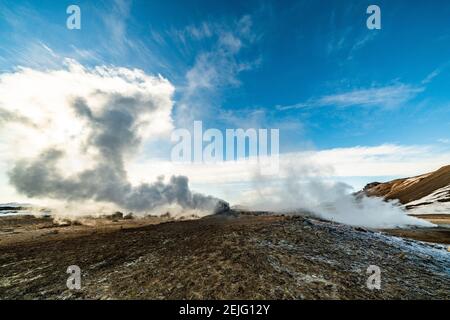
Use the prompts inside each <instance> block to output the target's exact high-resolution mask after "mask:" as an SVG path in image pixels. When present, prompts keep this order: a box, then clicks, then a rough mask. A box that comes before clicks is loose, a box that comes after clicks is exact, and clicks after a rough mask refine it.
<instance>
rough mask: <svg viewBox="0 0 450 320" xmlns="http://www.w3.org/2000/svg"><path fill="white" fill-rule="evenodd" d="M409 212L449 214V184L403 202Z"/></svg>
mask: <svg viewBox="0 0 450 320" xmlns="http://www.w3.org/2000/svg"><path fill="white" fill-rule="evenodd" d="M406 206H407V207H410V206H414V207H413V208H410V209H409V213H410V214H450V186H445V187H443V188H440V189H438V190H435V191H434V192H433V193H430V194H429V195H427V196H425V197H423V198H421V199H418V200H414V201H411V202H409V203H407V204H405V207H406Z"/></svg>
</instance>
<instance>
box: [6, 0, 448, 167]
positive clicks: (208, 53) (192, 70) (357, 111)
mask: <svg viewBox="0 0 450 320" xmlns="http://www.w3.org/2000/svg"><path fill="white" fill-rule="evenodd" d="M71 4H76V5H79V6H80V8H81V15H82V16H81V21H82V22H81V23H82V28H81V30H68V29H67V28H66V19H67V16H68V15H67V14H66V8H67V7H68V6H69V5H71ZM371 4H377V5H378V6H379V7H380V8H381V21H382V22H381V23H382V28H381V30H369V29H368V28H367V27H366V19H367V17H368V14H366V9H367V7H368V6H369V5H371ZM449 17H450V3H449V2H448V1H433V2H428V1H414V2H412V1H400V0H390V1H376V2H373V1H339V0H338V1H331V0H323V1H303V0H299V1H287V0H283V1H206V0H205V1H203V0H189V1H187V0H183V1H181V0H180V1H167V0H166V1H139V0H134V1H131V0H130V1H126V0H116V1H55V0H43V1H21V0H11V1H9V0H0V39H2V40H1V45H0V70H1V71H2V72H10V71H13V70H15V69H16V68H17V67H18V66H28V67H31V68H34V69H46V68H58V67H60V66H61V65H62V61H63V60H62V58H63V57H64V58H67V57H68V58H73V59H75V60H77V61H79V62H80V63H82V64H83V65H85V66H91V67H92V66H96V65H114V66H120V67H126V68H131V69H132V68H138V69H142V70H144V71H145V72H146V73H149V74H160V75H161V76H162V77H164V78H166V79H168V80H169V81H170V82H171V83H172V84H173V85H174V87H175V96H174V99H175V107H174V111H173V113H174V119H175V121H176V124H177V125H178V126H186V125H187V123H188V122H189V121H191V120H194V119H195V120H203V122H204V126H205V127H214V128H220V129H224V128H236V127H254V128H258V127H260V128H279V129H280V139H281V140H280V151H281V152H282V153H286V152H298V151H303V150H308V149H315V150H327V149H335V148H353V147H356V146H362V147H376V146H380V145H385V144H389V145H400V146H432V147H433V148H434V149H435V150H448V149H449V146H450V144H449V142H450V141H449V139H450V137H449V129H450V112H448V111H449V107H450V91H449V89H448V83H450V20H449ZM159 146H160V148H156V149H157V150H156V151H155V148H153V147H154V145H152V147H148V149H152V150H153V154H156V155H157V156H160V157H164V156H165V155H167V153H168V150H167V148H164V147H163V146H162V145H159ZM399 174H400V173H399ZM392 176H395V174H392Z"/></svg>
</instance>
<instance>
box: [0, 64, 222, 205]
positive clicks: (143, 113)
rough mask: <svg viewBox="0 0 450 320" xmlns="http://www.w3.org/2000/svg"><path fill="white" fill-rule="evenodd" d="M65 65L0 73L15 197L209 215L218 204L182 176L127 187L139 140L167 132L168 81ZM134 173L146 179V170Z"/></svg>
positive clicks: (0, 141) (2, 141) (4, 139)
mask: <svg viewBox="0 0 450 320" xmlns="http://www.w3.org/2000/svg"><path fill="white" fill-rule="evenodd" d="M66 64H67V68H64V69H61V70H45V71H41V70H34V69H29V68H19V69H18V70H17V71H15V72H12V73H6V74H1V75H0V132H1V135H0V137H1V138H0V145H1V148H0V150H2V151H4V152H2V154H1V155H0V158H1V161H2V162H5V163H8V164H9V168H8V177H9V182H10V184H11V185H12V186H14V188H15V189H16V190H17V191H18V192H19V193H20V194H23V195H25V196H27V197H29V198H37V199H55V200H60V201H62V202H63V203H76V204H78V205H80V207H81V206H82V203H83V202H86V203H92V202H94V203H98V204H99V208H100V204H102V203H109V204H113V205H114V206H116V207H118V208H123V209H125V210H131V211H135V212H148V211H153V210H158V208H163V207H173V206H176V207H181V208H183V209H186V210H204V211H209V212H212V211H214V210H215V208H216V206H217V205H218V204H219V203H222V202H220V201H219V199H216V198H214V197H211V196H204V195H202V194H198V193H194V192H191V190H190V189H189V183H188V178H187V177H185V176H172V177H170V179H168V180H166V179H164V177H159V178H158V179H157V180H156V181H152V182H143V183H141V184H139V185H133V184H131V183H130V182H129V179H128V172H127V168H128V165H129V163H130V162H131V161H132V160H133V158H134V157H135V156H136V155H137V154H139V151H140V148H141V146H142V144H143V143H144V141H148V140H150V139H155V138H163V137H167V136H168V135H169V133H170V132H171V130H172V128H173V125H172V122H173V121H172V115H171V114H172V107H173V101H172V94H173V92H174V87H173V86H172V84H171V83H170V82H169V81H168V80H166V79H164V78H162V77H161V76H151V75H147V74H146V73H144V72H143V71H142V70H137V69H127V68H117V67H108V66H101V67H96V68H93V69H91V68H85V67H83V66H82V65H80V64H78V63H77V62H75V61H73V60H67V61H66ZM152 173H153V174H154V172H152ZM141 175H142V177H143V181H146V179H145V176H146V175H148V173H147V172H142V173H141ZM102 206H103V205H102Z"/></svg>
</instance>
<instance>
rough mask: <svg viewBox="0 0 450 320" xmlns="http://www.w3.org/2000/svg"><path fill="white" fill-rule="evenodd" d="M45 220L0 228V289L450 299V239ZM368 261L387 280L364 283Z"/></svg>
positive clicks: (219, 219)
mask: <svg viewBox="0 0 450 320" xmlns="http://www.w3.org/2000/svg"><path fill="white" fill-rule="evenodd" d="M2 219H4V218H1V219H0V221H1V220H2ZM48 223H51V221H48V220H45V219H44V220H33V219H32V218H28V219H23V220H21V221H19V220H16V221H14V219H13V218H9V219H8V222H7V223H4V224H3V225H2V227H1V228H2V229H3V232H5V230H6V229H7V228H10V229H13V231H10V229H9V231H8V230H6V231H8V232H10V233H14V232H19V233H16V234H13V235H10V236H8V237H9V238H7V239H6V240H5V238H4V237H3V235H2V238H1V239H2V242H1V244H0V299H80V298H84V299H131V298H134V299H450V296H449V293H448V288H449V287H450V270H449V267H448V266H449V261H450V260H449V256H448V254H447V251H446V249H444V248H442V247H439V246H436V245H421V244H418V243H416V242H414V241H412V240H401V239H398V238H393V237H390V236H387V235H384V234H380V233H379V232H374V231H370V230H365V229H363V228H353V227H349V226H345V225H340V224H335V223H330V222H325V221H321V220H316V219H312V218H306V217H299V216H297V217H287V216H271V215H265V216H261V215H252V214H245V215H238V216H236V217H233V216H211V217H206V218H203V219H199V220H192V221H179V222H165V223H159V224H154V223H156V221H151V222H149V223H150V225H143V226H140V225H138V224H139V223H144V224H145V220H142V221H140V222H129V221H118V222H115V223H114V222H105V225H103V224H99V225H97V226H95V227H94V226H92V227H87V226H73V225H72V226H65V227H59V226H49V227H48V228H42V229H39V228H40V227H42V226H44V225H45V224H48ZM152 223H153V224H152ZM37 226H40V227H37ZM21 228H22V229H21ZM15 230H18V231H15ZM42 230H44V231H42ZM55 230H56V231H57V232H55ZM26 233H31V234H32V236H28V235H25V234H26ZM418 246H419V247H420V248H421V249H420V250H418V249H417V248H418ZM70 265H78V266H79V267H80V268H81V270H82V288H81V290H79V291H76V290H69V289H67V287H66V280H67V278H68V274H66V270H67V267H68V266H70ZM369 265H377V266H379V267H380V268H381V277H382V278H381V279H382V288H381V290H370V289H368V288H367V286H366V281H367V277H368V275H367V274H366V270H367V268H368V266H369Z"/></svg>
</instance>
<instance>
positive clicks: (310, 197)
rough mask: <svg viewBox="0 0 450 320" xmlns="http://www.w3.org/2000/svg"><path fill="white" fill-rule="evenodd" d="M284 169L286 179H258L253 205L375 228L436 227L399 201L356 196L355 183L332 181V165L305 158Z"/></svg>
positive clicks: (282, 171) (255, 183)
mask: <svg viewBox="0 0 450 320" xmlns="http://www.w3.org/2000/svg"><path fill="white" fill-rule="evenodd" d="M299 163H301V164H299ZM280 170H281V172H280V176H282V177H283V178H281V179H280V180H279V181H277V182H273V181H271V180H268V179H265V178H264V177H261V176H258V177H257V178H256V179H255V180H254V188H255V190H256V191H257V192H256V193H255V194H254V197H253V199H252V201H251V202H250V203H249V204H250V205H251V206H252V207H254V208H257V209H260V210H272V211H278V212H280V211H282V212H289V213H294V214H295V213H309V214H313V215H316V216H319V217H321V218H324V219H327V220H331V221H335V222H340V223H345V224H350V225H355V226H364V227H372V228H396V227H405V226H424V227H431V226H433V224H431V223H429V222H427V221H425V220H422V219H418V218H415V217H411V216H409V215H407V213H406V212H405V211H404V209H402V208H401V207H400V206H398V205H397V203H396V202H386V201H384V200H383V199H381V198H369V197H367V196H365V195H361V194H360V195H357V196H356V195H354V194H353V193H352V191H353V190H352V187H351V186H349V185H347V184H345V183H342V182H335V181H331V180H328V179H327V178H326V176H329V175H331V173H332V172H333V169H332V168H331V167H327V166H323V165H317V164H314V162H308V161H305V159H303V161H298V162H297V164H292V163H290V164H288V165H286V166H282V167H281V168H280Z"/></svg>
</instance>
